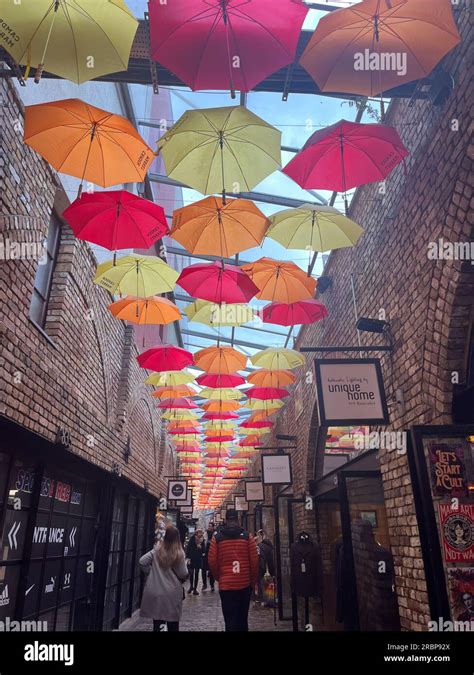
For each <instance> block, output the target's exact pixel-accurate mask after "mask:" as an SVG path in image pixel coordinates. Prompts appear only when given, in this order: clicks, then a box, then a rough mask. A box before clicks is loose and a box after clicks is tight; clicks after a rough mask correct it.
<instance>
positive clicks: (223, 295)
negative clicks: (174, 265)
mask: <svg viewBox="0 0 474 675" xmlns="http://www.w3.org/2000/svg"><path fill="white" fill-rule="evenodd" d="M176 283H177V284H178V285H179V286H181V288H184V290H185V291H187V292H188V293H189V294H190V295H192V296H193V297H194V298H200V299H202V300H208V301H209V302H215V303H217V304H222V303H224V302H225V303H246V302H248V301H249V300H251V299H252V298H253V297H254V295H256V294H257V293H258V291H259V289H258V288H257V286H256V285H255V284H254V283H253V281H252V280H251V279H250V277H249V276H247V274H246V273H245V272H244V271H243V270H241V269H240V267H237V266H236V265H226V264H224V263H221V262H218V261H216V262H213V263H198V264H197V265H190V266H189V267H185V268H184V270H183V271H182V272H181V274H180V275H179V278H178V281H177V282H176Z"/></svg>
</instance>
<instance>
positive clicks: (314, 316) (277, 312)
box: [262, 298, 328, 326]
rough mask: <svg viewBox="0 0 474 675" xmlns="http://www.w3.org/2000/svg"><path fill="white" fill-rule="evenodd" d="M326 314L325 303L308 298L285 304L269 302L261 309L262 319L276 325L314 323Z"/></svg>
mask: <svg viewBox="0 0 474 675" xmlns="http://www.w3.org/2000/svg"><path fill="white" fill-rule="evenodd" d="M327 316H328V310H327V309H326V305H323V303H322V302H319V300H314V299H313V298H310V299H308V300H299V301H298V302H292V303H290V304H288V305H287V304H285V303H284V302H271V303H270V304H269V305H265V307H264V308H263V310H262V321H263V322H264V323H274V324H277V325H278V326H299V325H301V324H308V323H316V321H321V319H324V318H326V317H327Z"/></svg>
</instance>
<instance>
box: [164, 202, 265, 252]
mask: <svg viewBox="0 0 474 675" xmlns="http://www.w3.org/2000/svg"><path fill="white" fill-rule="evenodd" d="M269 226H270V221H269V220H268V218H267V217H266V215H265V214H264V213H262V212H261V211H260V209H258V208H257V207H256V206H255V204H254V203H253V202H251V201H249V200H248V199H227V200H226V201H225V202H224V201H223V199H222V197H206V198H205V199H202V200H201V201H198V202H195V203H194V204H190V205H189V206H183V207H182V208H180V209H176V210H175V211H174V212H173V228H172V230H171V232H170V237H173V239H176V241H178V242H179V243H180V244H181V246H184V248H185V249H186V250H187V251H190V252H191V253H201V254H204V255H215V256H219V257H221V258H230V257H232V256H233V255H235V254H236V253H239V252H240V251H245V250H246V249H248V248H253V247H254V246H260V244H261V243H262V240H263V237H264V236H265V233H266V231H267V230H268V228H269Z"/></svg>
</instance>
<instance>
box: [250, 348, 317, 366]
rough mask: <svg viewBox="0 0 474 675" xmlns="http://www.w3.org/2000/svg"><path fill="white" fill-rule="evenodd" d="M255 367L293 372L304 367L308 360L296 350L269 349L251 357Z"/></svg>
mask: <svg viewBox="0 0 474 675" xmlns="http://www.w3.org/2000/svg"><path fill="white" fill-rule="evenodd" d="M250 360H251V362H252V363H253V365H254V366H261V367H262V368H267V369H268V370H281V369H284V370H293V368H299V367H300V366H304V365H305V363H306V360H305V358H304V356H303V355H302V354H300V353H299V352H297V351H295V350H294V349H283V348H281V347H269V348H268V349H263V350H262V351H260V352H257V353H256V354H254V355H253V356H251V357H250Z"/></svg>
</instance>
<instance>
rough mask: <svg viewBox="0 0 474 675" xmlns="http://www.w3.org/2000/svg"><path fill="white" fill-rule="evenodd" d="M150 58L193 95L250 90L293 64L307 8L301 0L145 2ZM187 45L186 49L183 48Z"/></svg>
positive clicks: (176, 0)
mask: <svg viewBox="0 0 474 675" xmlns="http://www.w3.org/2000/svg"><path fill="white" fill-rule="evenodd" d="M148 11H149V13H150V37H151V54H152V58H153V59H154V60H155V61H159V62H160V63H162V64H163V65H164V66H166V68H168V69H169V70H171V71H172V72H173V73H175V74H176V75H177V76H178V77H179V78H180V80H182V81H183V82H184V83H185V84H187V85H188V86H189V87H191V89H193V90H194V91H196V90H199V89H230V90H231V91H232V94H233V95H234V91H235V89H238V90H240V91H250V89H252V88H253V87H254V86H255V85H256V84H258V83H259V82H261V81H262V80H264V79H265V78H266V77H267V76H268V75H270V74H271V73H274V72H276V71H277V70H279V69H280V68H283V67H284V66H286V65H288V64H289V63H292V62H293V61H294V59H295V53H296V47H297V45H298V38H299V36H300V31H301V27H302V25H303V22H304V20H305V17H306V14H307V12H308V7H306V6H305V5H304V3H303V2H301V0H278V11H276V10H275V3H274V0H244V2H242V0H173V2H169V3H163V2H160V1H159V0H154V1H150V2H149V3H148ZM183 45H185V48H184V47H183Z"/></svg>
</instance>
